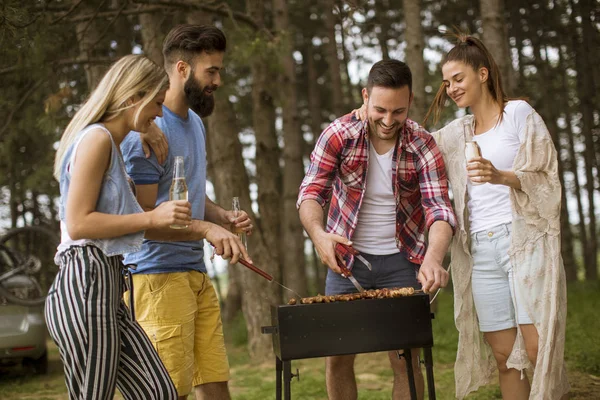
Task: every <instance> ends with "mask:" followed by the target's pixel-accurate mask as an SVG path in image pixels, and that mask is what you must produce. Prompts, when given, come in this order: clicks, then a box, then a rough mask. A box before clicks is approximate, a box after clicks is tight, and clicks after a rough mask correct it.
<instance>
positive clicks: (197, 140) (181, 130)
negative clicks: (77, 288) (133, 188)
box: [121, 105, 206, 274]
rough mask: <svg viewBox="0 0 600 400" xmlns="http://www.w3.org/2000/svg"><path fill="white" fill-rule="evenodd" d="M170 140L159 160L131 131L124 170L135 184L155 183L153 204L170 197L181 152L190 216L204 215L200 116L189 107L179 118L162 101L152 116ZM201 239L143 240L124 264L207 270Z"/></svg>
mask: <svg viewBox="0 0 600 400" xmlns="http://www.w3.org/2000/svg"><path fill="white" fill-rule="evenodd" d="M155 122H156V124H157V125H158V127H159V128H160V129H161V130H162V131H163V132H164V133H165V135H166V137H167V141H168V142H169V154H168V156H167V160H166V161H165V163H164V164H162V165H161V164H159V163H158V160H157V159H156V156H155V155H154V153H152V155H151V157H150V158H146V156H145V155H144V151H143V150H142V144H141V142H140V138H139V135H138V134H137V133H134V132H132V133H130V134H129V135H127V136H126V137H125V140H123V143H121V151H122V153H123V159H124V160H125V164H126V166H127V173H128V174H129V176H131V178H132V179H133V181H134V182H135V183H136V185H151V184H158V195H157V198H156V206H158V205H159V204H160V203H162V202H165V201H167V200H169V188H170V187H171V180H172V179H173V167H174V164H175V157H176V156H183V159H184V169H185V179H186V183H187V185H188V200H189V202H190V203H191V205H192V218H193V219H204V207H205V201H206V145H205V142H206V131H205V129H204V125H203V124H202V120H201V119H200V117H199V116H198V115H197V114H196V113H195V112H193V111H192V110H188V117H187V118H185V119H184V118H181V117H180V116H179V115H177V114H175V113H173V112H172V111H171V110H169V109H168V108H167V107H165V106H164V105H163V117H162V118H156V120H155ZM203 246H204V241H189V242H160V241H156V240H144V243H143V245H142V250H140V251H138V252H136V253H130V254H127V255H126V256H125V263H126V264H137V269H136V270H135V271H132V272H133V273H145V274H157V273H163V272H183V271H190V270H197V271H202V272H206V266H205V265H204V249H203Z"/></svg>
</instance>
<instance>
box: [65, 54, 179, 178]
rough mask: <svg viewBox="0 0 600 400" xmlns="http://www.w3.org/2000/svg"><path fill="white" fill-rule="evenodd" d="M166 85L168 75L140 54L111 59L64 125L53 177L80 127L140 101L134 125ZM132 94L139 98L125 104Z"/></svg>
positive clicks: (110, 118) (121, 110)
mask: <svg viewBox="0 0 600 400" xmlns="http://www.w3.org/2000/svg"><path fill="white" fill-rule="evenodd" d="M168 85H169V77H168V76H167V74H166V72H165V71H164V69H163V68H161V67H159V66H158V65H156V64H155V63H154V62H152V61H150V59H148V58H147V57H145V56H143V55H128V56H125V57H123V58H121V59H120V60H118V61H117V62H115V63H114V64H113V65H112V66H111V67H110V69H109V70H108V72H106V74H105V75H104V77H103V78H102V80H101V81H100V83H99V84H98V86H97V87H96V88H95V89H94V91H93V92H92V93H91V94H90V97H89V98H88V100H87V101H86V102H85V103H84V104H83V105H82V106H81V107H80V108H79V110H78V111H77V112H76V113H75V116H74V117H73V119H72V120H71V122H69V125H67V128H66V129H65V132H64V133H63V135H62V138H61V139H60V144H59V145H58V150H57V151H56V157H55V159H54V177H55V178H56V180H60V175H61V169H62V164H63V159H64V157H65V153H66V151H67V149H68V148H69V146H71V144H73V142H74V141H75V139H76V137H77V134H78V133H79V132H80V131H81V130H83V129H84V128H85V127H86V126H88V125H91V124H94V123H97V122H107V121H110V120H112V119H114V118H116V117H117V116H119V115H120V114H121V113H122V112H123V111H125V110H127V109H128V108H131V107H134V106H136V105H137V104H140V107H139V108H138V110H137V112H136V114H135V117H134V126H136V125H137V120H138V117H139V115H140V112H141V111H142V109H143V108H144V107H145V106H146V105H147V104H148V103H150V101H152V99H153V98H154V97H155V96H156V95H157V94H158V92H160V91H161V90H164V89H166V88H167V87H168ZM134 96H139V97H140V98H141V100H139V101H138V102H137V103H134V104H130V105H127V104H126V103H127V101H128V100H129V99H131V98H132V97H134Z"/></svg>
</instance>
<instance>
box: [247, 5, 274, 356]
mask: <svg viewBox="0 0 600 400" xmlns="http://www.w3.org/2000/svg"><path fill="white" fill-rule="evenodd" d="M247 5H248V11H249V14H250V16H251V17H252V18H253V19H254V20H255V21H256V22H257V24H258V25H259V26H260V27H264V3H263V0H248V1H247ZM259 40H267V39H265V38H264V37H260V39H259ZM269 65H270V63H268V62H267V60H264V59H263V58H262V57H260V56H259V55H257V57H255V58H253V60H252V62H251V66H250V68H251V73H252V104H253V128H254V135H255V137H256V183H257V186H258V199H257V202H258V209H259V212H260V220H256V225H257V229H256V231H257V232H256V233H257V235H252V237H251V238H252V239H254V240H252V241H251V240H249V246H251V248H250V251H252V254H253V260H254V262H255V264H257V265H258V266H259V267H260V268H262V269H264V270H266V271H267V272H268V273H270V274H271V275H272V276H273V277H274V278H275V279H276V280H278V281H280V279H281V278H280V251H281V249H280V237H281V236H280V227H281V218H280V215H281V196H280V193H281V171H280V167H279V146H278V144H277V133H276V130H275V106H274V104H273V96H272V94H271V92H270V89H271V88H272V87H273V85H272V72H271V71H270V70H269V69H268V67H269ZM249 239H250V238H249ZM244 282H245V284H244V288H245V289H246V291H245V293H244V294H245V295H244V296H243V300H242V308H243V311H244V316H245V318H246V326H247V328H248V349H249V352H250V356H251V357H252V359H253V360H255V361H264V360H267V359H270V358H271V357H272V354H273V352H272V348H271V343H272V341H271V338H270V337H269V336H268V335H263V334H262V332H261V327H262V326H264V325H268V324H269V323H270V313H271V311H270V306H271V305H274V304H279V303H280V301H281V291H280V290H279V289H278V287H277V286H275V285H269V283H268V282H267V281H266V280H265V279H263V278H261V277H260V276H258V275H256V274H251V275H248V274H246V276H245V277H244Z"/></svg>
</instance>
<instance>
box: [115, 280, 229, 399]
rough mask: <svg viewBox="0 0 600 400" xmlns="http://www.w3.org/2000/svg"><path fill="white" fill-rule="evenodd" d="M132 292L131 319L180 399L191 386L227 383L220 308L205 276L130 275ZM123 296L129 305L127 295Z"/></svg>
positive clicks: (211, 286) (190, 389)
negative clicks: (136, 323) (168, 376)
mask: <svg viewBox="0 0 600 400" xmlns="http://www.w3.org/2000/svg"><path fill="white" fill-rule="evenodd" d="M133 292H134V296H135V298H134V304H135V316H136V319H137V321H138V322H139V324H140V325H141V326H142V328H143V329H144V330H145V331H146V334H147V335H148V337H149V338H150V340H151V341H152V344H153V345H154V348H155V349H156V351H157V352H158V355H159V356H160V359H161V360H162V362H163V364H164V365H165V367H166V368H167V371H169V375H170V376H171V379H172V380H173V383H174V384H175V387H176V388H177V393H178V394H179V396H186V395H188V394H189V393H190V392H191V391H192V387H193V386H197V385H202V384H204V383H211V382H226V381H228V380H229V362H228V360H227V354H226V351H225V341H224V339H223V324H222V322H221V310H220V308H219V301H218V299H217V295H216V293H215V289H214V287H213V285H212V283H211V281H210V278H209V277H208V276H207V275H206V274H204V273H202V272H198V271H189V272H174V273H165V274H134V275H133ZM124 297H125V302H128V300H129V294H128V293H127V294H125V296H124ZM128 305H129V304H128Z"/></svg>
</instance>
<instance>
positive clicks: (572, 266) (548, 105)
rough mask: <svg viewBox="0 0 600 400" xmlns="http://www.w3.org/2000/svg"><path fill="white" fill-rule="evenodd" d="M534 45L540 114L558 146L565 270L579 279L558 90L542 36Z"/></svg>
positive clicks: (569, 276) (533, 41)
mask: <svg viewBox="0 0 600 400" xmlns="http://www.w3.org/2000/svg"><path fill="white" fill-rule="evenodd" d="M531 43H532V45H533V54H534V57H535V59H534V65H535V67H536V69H537V70H538V73H539V76H540V78H541V79H539V80H538V85H539V86H540V87H541V91H542V93H541V99H540V103H541V108H540V110H539V111H540V114H541V115H542V118H543V119H544V121H545V122H546V125H547V126H548V131H549V133H550V136H551V137H552V142H553V143H554V147H555V148H556V150H557V152H558V155H557V158H558V179H559V181H560V186H561V187H562V188H563V190H562V191H561V210H560V211H561V213H560V226H561V254H562V257H563V261H564V266H565V272H566V276H567V279H568V280H570V281H573V280H576V279H577V264H576V262H575V255H574V252H573V232H572V231H571V224H570V222H569V210H568V209H567V196H566V194H565V190H564V187H565V179H564V173H565V172H564V165H563V162H562V160H561V159H560V140H559V128H558V123H557V122H556V117H557V116H558V110H557V107H556V105H555V104H556V102H554V101H552V93H553V92H555V91H556V89H555V88H554V86H553V84H552V82H553V81H552V79H551V74H552V73H551V72H550V71H549V70H548V69H549V64H548V53H547V51H546V52H545V54H544V55H545V57H543V58H542V47H541V46H542V44H541V40H540V37H534V38H533V39H532V41H531Z"/></svg>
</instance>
